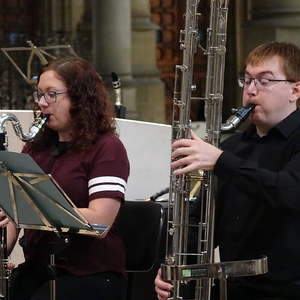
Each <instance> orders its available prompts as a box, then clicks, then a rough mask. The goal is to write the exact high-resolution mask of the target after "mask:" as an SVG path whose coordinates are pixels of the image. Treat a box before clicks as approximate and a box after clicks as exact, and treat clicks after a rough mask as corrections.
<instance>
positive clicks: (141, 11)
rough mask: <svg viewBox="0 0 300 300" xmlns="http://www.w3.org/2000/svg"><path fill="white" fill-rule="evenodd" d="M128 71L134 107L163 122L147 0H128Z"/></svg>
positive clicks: (153, 29)
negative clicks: (130, 60) (129, 58)
mask: <svg viewBox="0 0 300 300" xmlns="http://www.w3.org/2000/svg"><path fill="white" fill-rule="evenodd" d="M131 5H132V8H131V12H132V72H133V76H134V79H135V82H136V93H137V97H136V98H137V110H138V114H139V117H140V119H141V120H145V121H150V122H158V123H164V122H165V95H164V84H163V82H162V81H161V80H160V73H159V71H158V69H157V66H156V31H157V29H158V26H157V25H155V24H153V23H151V20H150V16H151V13H150V3H149V0H131Z"/></svg>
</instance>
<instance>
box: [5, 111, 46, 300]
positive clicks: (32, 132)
mask: <svg viewBox="0 0 300 300" xmlns="http://www.w3.org/2000/svg"><path fill="white" fill-rule="evenodd" d="M47 118H48V117H47V116H43V117H42V116H40V115H39V116H37V117H36V118H35V120H34V121H33V123H32V125H31V127H30V128H29V132H28V134H24V133H23V129H22V126H21V123H20V122H19V120H18V119H17V117H16V116H15V115H14V114H12V113H2V114H0V150H1V151H3V150H7V148H8V139H7V131H6V123H7V122H8V121H10V122H11V123H12V126H13V129H14V132H15V133H16V135H17V136H18V137H19V138H20V139H21V140H22V141H23V142H28V141H32V140H33V139H34V138H35V136H36V135H37V134H38V132H39V131H40V130H41V128H42V127H43V126H44V125H45V124H46V122H47ZM9 278H10V270H9V268H8V251H7V230H6V228H5V227H4V228H1V229H0V299H1V300H9Z"/></svg>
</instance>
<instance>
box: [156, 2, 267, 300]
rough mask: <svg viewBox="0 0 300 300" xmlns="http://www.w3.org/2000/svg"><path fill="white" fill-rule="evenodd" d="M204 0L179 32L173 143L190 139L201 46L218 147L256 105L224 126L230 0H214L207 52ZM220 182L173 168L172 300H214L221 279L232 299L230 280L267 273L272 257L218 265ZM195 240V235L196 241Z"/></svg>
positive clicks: (209, 117)
mask: <svg viewBox="0 0 300 300" xmlns="http://www.w3.org/2000/svg"><path fill="white" fill-rule="evenodd" d="M199 3H200V0H187V1H186V11H185V28H184V30H181V31H180V48H181V49H182V50H183V64H182V65H177V66H176V70H175V84H174V99H173V120H172V142H173V141H174V140H176V139H182V138H190V137H191V121H190V107H191V103H190V102H191V96H192V92H193V90H194V89H195V85H194V83H193V65H194V56H195V53H196V52H197V50H198V48H201V49H202V50H204V54H205V55H206V56H207V72H206V74H207V75H206V87H205V97H204V99H203V100H204V101H205V117H206V141H207V142H209V143H211V144H212V145H214V146H217V147H218V146H219V141H220V133H221V132H222V131H227V130H231V129H234V128H236V127H237V126H238V125H239V124H240V123H241V122H242V121H243V120H244V119H246V118H247V116H248V115H249V113H250V112H251V110H252V109H253V107H246V108H241V109H239V110H238V111H237V112H236V113H235V114H234V116H232V117H231V118H229V119H228V121H227V122H226V123H225V124H222V102H223V82H224V69H225V53H226V30H227V13H228V4H229V1H228V0H211V1H210V18H209V28H208V30H207V45H206V49H204V48H203V47H199V46H200V45H199V30H198V21H199V20H198V18H199V15H200V13H199V12H198V10H199ZM195 180H196V181H200V183H201V188H200V208H199V210H198V215H200V217H199V219H198V220H197V222H191V220H190V219H191V218H190V210H191V207H190V205H191V204H192V203H193V200H192V199H191V196H190V192H191V182H192V181H195ZM215 185H216V180H215V178H214V177H213V175H212V172H211V171H201V172H198V173H197V174H194V173H190V174H184V175H173V174H172V170H171V175H170V186H169V200H168V224H167V241H166V259H165V263H163V264H162V266H161V274H162V278H163V279H164V280H167V281H170V282H171V283H172V284H173V291H172V296H171V297H170V298H169V299H172V300H180V299H196V300H209V299H210V298H211V286H212V283H213V280H215V279H218V280H219V281H220V299H221V300H226V299H227V291H226V279H227V278H228V277H232V276H250V275H257V274H263V273H265V272H267V258H266V257H263V258H260V259H253V260H248V261H233V262H215V259H214V245H213V244H214V218H215V197H214V192H213V191H214V188H215ZM191 236H194V237H195V236H196V238H194V243H193V240H191Z"/></svg>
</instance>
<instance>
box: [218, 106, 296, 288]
mask: <svg viewBox="0 0 300 300" xmlns="http://www.w3.org/2000/svg"><path fill="white" fill-rule="evenodd" d="M222 148H223V150H224V152H223V153H222V155H221V156H220V158H219V159H218V161H217V163H216V166H215V168H214V173H215V175H217V177H218V180H219V188H218V195H217V204H218V210H217V216H218V218H217V224H216V242H217V244H218V245H219V247H220V257H221V261H230V260H242V259H254V258H258V257H261V256H262V255H267V256H268V266H269V272H268V273H267V274H266V275H260V276H255V277H251V279H250V278H249V279H250V280H254V281H256V282H257V283H258V284H259V283H262V284H266V283H269V284H272V285H273V284H276V283H284V282H290V281H291V280H292V281H297V280H300V110H297V111H295V112H293V113H292V114H290V115H289V116H288V117H287V118H286V119H284V120H283V121H281V122H280V123H279V124H278V125H277V126H275V127H274V128H272V129H271V130H270V131H269V132H268V134H267V135H266V136H263V137H259V136H258V135H257V134H256V129H255V127H254V126H250V128H248V130H247V131H245V132H244V133H238V134H235V135H233V136H231V137H230V138H229V139H227V140H225V142H223V144H222Z"/></svg>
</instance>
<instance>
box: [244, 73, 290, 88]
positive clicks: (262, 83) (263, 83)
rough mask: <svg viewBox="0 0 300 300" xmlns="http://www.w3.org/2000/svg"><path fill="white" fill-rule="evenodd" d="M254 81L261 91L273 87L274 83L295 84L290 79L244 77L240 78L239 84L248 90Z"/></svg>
mask: <svg viewBox="0 0 300 300" xmlns="http://www.w3.org/2000/svg"><path fill="white" fill-rule="evenodd" d="M252 81H253V83H254V85H255V86H256V87H257V88H260V89H263V88H267V87H269V86H271V85H272V84H273V83H277V82H291V83H293V82H295V81H292V80H288V79H269V78H252V77H244V76H241V77H239V78H238V84H239V86H240V87H242V88H247V87H248V86H250V84H251V82H252Z"/></svg>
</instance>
